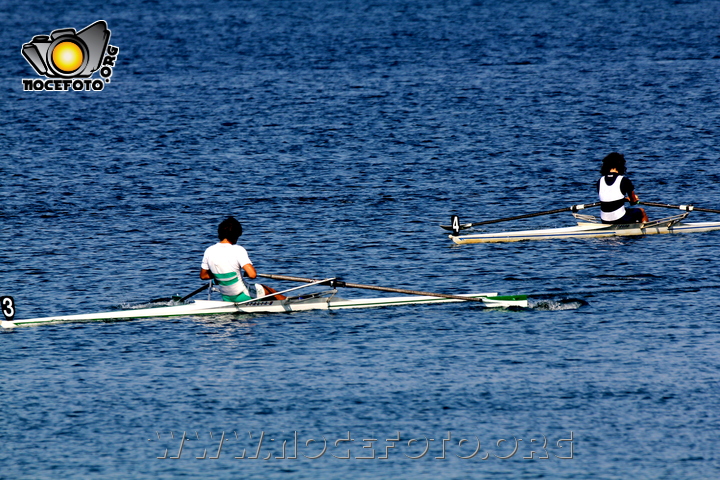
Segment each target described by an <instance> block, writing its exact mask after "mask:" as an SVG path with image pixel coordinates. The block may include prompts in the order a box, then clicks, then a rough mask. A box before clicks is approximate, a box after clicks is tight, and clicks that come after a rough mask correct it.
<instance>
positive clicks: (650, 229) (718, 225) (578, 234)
mask: <svg viewBox="0 0 720 480" xmlns="http://www.w3.org/2000/svg"><path fill="white" fill-rule="evenodd" d="M713 230H720V222H698V223H676V224H674V225H656V226H645V227H642V228H641V227H639V226H638V224H630V225H607V224H601V223H578V226H576V227H564V228H550V229H545V230H524V231H517V232H497V233H480V234H475V235H458V236H454V235H449V237H450V239H451V240H452V241H453V242H455V243H457V244H458V245H463V244H468V243H498V242H519V241H524V240H554V239H568V238H572V239H576V238H603V237H624V236H643V235H657V234H666V233H697V232H710V231H713Z"/></svg>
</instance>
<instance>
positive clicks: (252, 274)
mask: <svg viewBox="0 0 720 480" xmlns="http://www.w3.org/2000/svg"><path fill="white" fill-rule="evenodd" d="M242 268H243V270H245V273H246V274H247V276H248V278H256V277H257V272H256V271H255V267H253V264H252V263H248V264H247V265H243V267H242Z"/></svg>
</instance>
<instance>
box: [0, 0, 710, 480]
mask: <svg viewBox="0 0 720 480" xmlns="http://www.w3.org/2000/svg"><path fill="white" fill-rule="evenodd" d="M4 7H5V8H4V9H3V10H4V11H3V13H4V14H3V15H2V16H0V26H1V27H2V28H0V39H2V44H3V45H5V47H6V48H5V49H4V50H0V59H1V60H2V64H3V65H5V67H6V68H5V69H4V73H3V74H2V75H0V82H1V86H2V88H3V91H4V95H3V98H2V100H0V102H2V106H3V108H2V112H3V113H2V118H3V125H2V128H0V175H1V176H2V179H3V181H2V186H1V187H0V189H1V191H2V197H1V198H2V200H1V201H0V215H2V224H1V225H0V245H2V247H1V248H0V265H2V268H3V274H2V276H1V278H2V280H1V282H0V288H1V291H0V293H1V294H2V295H12V296H13V297H14V298H15V301H16V302H17V308H18V317H19V318H27V317H36V316H46V315H54V314H71V313H87V312H94V311H102V310H108V309H113V308H116V307H118V306H120V305H127V304H130V305H142V304H145V303H146V302H147V301H148V300H149V299H152V298H157V297H164V296H169V295H170V294H174V293H180V294H185V293H189V292H190V291H192V290H194V289H195V288H197V287H198V286H200V281H199V279H198V278H197V273H198V269H199V263H200V260H201V257H202V252H203V250H204V249H205V248H206V247H207V246H208V245H210V244H211V243H213V241H214V232H215V228H216V225H217V222H218V221H219V220H220V219H221V218H222V217H223V216H225V215H228V214H233V215H236V216H237V217H238V218H240V219H241V221H242V223H243V226H244V229H245V235H244V236H243V237H242V238H241V243H242V244H243V245H245V246H246V248H247V249H248V251H249V252H250V255H251V258H252V259H253V262H254V263H255V265H256V267H257V268H258V270H259V271H261V272H264V273H276V274H292V275H298V276H306V277H328V276H341V277H342V278H344V279H346V280H348V281H353V282H357V283H367V284H374V285H384V286H396V287H401V288H411V289H421V290H427V291H440V292H448V293H466V292H472V291H487V290H493V291H495V290H497V291H499V292H501V293H507V294H512V293H527V294H529V295H531V308H529V309H523V310H515V311H511V310H483V309H481V308H479V307H476V306H466V305H462V306H460V305H455V304H448V305H435V306H405V307H396V308H386V309H377V310H357V311H338V312H330V313H328V312H305V313H295V314H288V315H257V316H246V317H236V316H217V317H212V318H206V317H202V318H194V317H187V318H178V319H170V320H168V319H164V320H157V319H156V320H137V321H126V322H109V323H87V324H58V325H47V326H38V327H27V328H19V329H16V330H14V331H11V332H8V331H3V332H0V333H2V334H1V335H0V344H1V345H2V347H1V348H0V362H1V363H2V365H3V368H2V373H0V401H1V402H2V404H3V406H4V408H3V409H2V414H0V419H1V421H0V435H1V436H2V439H3V444H4V445H5V448H3V449H2V451H1V453H0V464H1V465H2V469H0V478H8V479H11V478H12V479H16V478H27V479H38V478H152V479H158V478H204V477H211V476H212V477H214V478H238V477H241V478H280V477H288V478H313V479H315V478H350V477H352V478H387V477H399V478H453V479H465V478H568V479H569V478H572V479H580V478H585V479H591V478H592V479H597V478H608V479H609V478H628V477H637V478H668V479H676V478H688V479H689V478H698V479H708V478H715V477H717V476H718V473H719V471H720V465H719V464H718V457H717V453H716V448H715V445H716V444H717V441H718V434H717V432H718V420H717V419H718V411H719V407H720V405H718V400H717V398H718V393H719V390H718V381H717V379H718V373H719V372H718V368H719V367H720V364H719V363H718V340H719V338H718V322H717V320H716V319H717V312H718V308H719V307H720V301H718V290H719V289H720V282H718V260H717V252H718V248H719V247H720V235H719V234H718V233H716V232H715V233H712V232H710V233H703V234H692V235H683V236H668V235H662V236H652V237H646V238H630V239H619V240H583V241H579V240H578V241H573V240H568V241H550V242H522V243H512V244H491V245H468V246H453V245H452V243H451V242H450V241H449V240H448V239H447V237H446V235H445V233H446V232H444V231H443V230H441V229H440V228H439V227H438V225H439V224H441V223H447V222H448V221H449V216H450V215H451V214H458V215H460V216H461V219H462V220H464V221H480V220H485V219H490V218H499V217H504V216H511V215H519V214H523V213H528V212H536V211H544V210H549V209H554V208H562V207H565V206H569V205H571V204H574V203H587V202H591V201H594V200H595V193H594V191H593V184H594V182H595V181H596V179H597V176H598V170H599V160H600V159H601V158H602V157H603V156H604V155H605V154H607V153H609V152H610V151H621V152H623V153H625V155H626V157H627V158H628V160H629V169H630V171H629V173H630V175H631V178H632V179H633V181H634V183H635V185H636V188H637V191H638V194H639V195H640V196H641V198H642V199H643V200H647V201H655V202H662V203H671V204H676V203H692V204H694V205H697V206H703V207H707V208H720V190H718V188H717V184H718V182H719V181H720V170H719V169H718V167H717V164H718V151H719V149H718V146H717V141H716V138H717V136H718V127H719V123H720V121H719V120H718V115H717V105H718V100H720V99H719V98H718V91H719V87H720V85H719V83H720V75H719V72H718V70H719V67H720V36H719V35H718V30H717V24H718V22H717V21H718V18H720V4H718V3H717V2H713V1H709V0H701V1H686V2H683V1H676V2H670V1H659V0H653V1H649V2H647V1H646V2H638V1H617V2H599V1H598V2H595V1H588V2H544V1H524V2H514V4H513V5H508V4H506V3H504V2H486V1H455V0H453V1H445V2H426V1H413V2H407V1H399V0H388V1H382V2H369V1H360V0H353V1H347V2H335V1H331V0H323V1H289V0H287V1H273V2H257V1H246V2H217V3H214V4H212V5H208V4H206V3H200V2H198V3H193V2H190V1H176V2H167V1H157V2H133V1H126V2H106V3H104V4H101V5H97V4H92V3H88V2H79V3H78V2H76V3H74V4H72V5H67V6H66V5H59V4H57V3H52V2H45V3H42V2H41V3H37V2H36V3H32V4H28V3H21V2H12V1H11V2H6V3H5V4H4ZM99 19H104V20H106V21H107V22H108V25H109V28H110V29H111V31H112V37H111V40H110V43H111V44H112V45H115V46H117V47H119V49H120V53H119V56H118V62H117V64H116V66H115V68H114V71H113V76H112V80H111V82H110V83H109V84H107V85H106V87H105V89H104V90H103V91H102V92H23V91H22V81H21V80H22V79H23V78H36V74H35V73H34V71H33V70H32V69H31V68H30V66H29V65H28V63H27V62H26V61H25V59H24V58H23V57H22V55H21V54H20V49H21V47H22V44H23V43H26V42H28V41H30V39H31V38H32V37H33V36H35V35H42V34H49V33H50V32H51V31H52V30H54V29H57V28H66V27H73V28H76V29H81V28H83V27H85V26H87V25H89V24H91V23H92V22H94V21H96V20H99ZM669 212H670V211H662V210H657V209H654V210H650V216H651V217H655V218H657V217H658V216H660V215H665V214H668V213H669ZM691 218H693V219H694V220H696V221H703V220H714V219H716V218H717V216H713V215H711V214H702V213H699V212H697V213H693V215H692V217H691ZM572 220H573V219H572V218H571V217H569V216H565V215H562V214H561V215H555V216H547V217H538V218H536V219H532V220H526V221H521V222H517V223H513V224H497V225H491V226H488V228H487V230H488V231H491V230H498V229H515V228H523V229H524V228H534V227H558V226H568V225H570V224H572ZM491 227H492V228H491ZM273 285H274V286H284V285H282V284H273ZM342 294H343V296H345V297H360V296H363V295H367V296H370V295H372V296H375V293H371V292H365V293H363V292H362V291H357V292H355V291H349V292H342ZM398 432H399V433H398ZM183 433H185V437H184V438H185V440H184V441H183ZM223 434H224V436H223ZM251 435H252V436H251ZM296 435H297V436H296ZM348 435H350V436H349V437H348ZM398 435H399V437H398ZM323 437H324V438H325V440H326V442H327V450H325V452H324V453H323V454H322V455H320V456H319V458H316V459H311V458H307V457H314V456H318V454H320V453H321V452H323V450H322V446H323V441H322V438H323ZM571 437H572V439H573V440H572V442H568V441H565V442H560V443H559V444H558V441H559V440H567V439H570V438H571ZM261 438H262V443H260V442H261ZM347 438H352V439H353V441H346V442H338V443H337V444H336V442H337V441H338V440H342V439H347ZM394 438H400V440H398V441H395V442H393V441H391V440H392V439H394ZM430 438H432V439H433V440H432V441H430V440H427V439H430ZM371 439H376V440H375V441H371ZM463 439H464V440H467V441H465V442H462V444H461V443H460V442H461V440H463ZM221 440H222V445H223V448H222V449H221V450H220V453H219V458H217V459H211V458H209V457H213V456H218V447H219V445H220V442H221ZM311 440H312V441H311ZM413 440H415V441H413ZM501 440H504V441H501ZM478 441H479V442H480V447H479V448H477V442H478ZM308 442H309V443H308ZM545 442H547V443H545ZM181 445H182V447H183V449H182V450H181V451H180V447H181ZM258 445H259V447H260V448H258ZM283 445H284V446H285V454H284V455H283ZM294 445H298V454H297V457H298V458H289V457H292V456H293V455H294V450H293V448H294ZM393 445H394V447H395V448H394V449H393V448H389V447H391V446H393ZM426 445H427V446H428V450H427V453H426V454H425V455H421V454H422V453H423V450H424V448H425V447H426ZM571 445H572V449H573V450H572V452H573V458H572V459H561V458H558V457H565V456H568V455H569V449H570V446H571ZM516 446H517V450H515V451H514V449H515V447H516ZM386 448H388V450H387V454H388V455H387V456H388V457H389V458H388V459H380V458H379V457H382V456H383V455H385V453H386ZM443 448H444V450H443ZM476 448H477V453H476V454H475V455H474V456H472V454H473V452H474V451H475V450H476ZM166 451H167V453H166ZM243 451H245V457H246V458H236V457H241V456H243ZM443 451H444V452H445V455H444V457H445V458H438V457H443ZM533 451H534V452H536V453H534V454H532V457H533V458H525V457H530V456H531V452H533ZM204 452H205V455H203V453H204ZM178 453H181V455H180V458H179V459H172V458H170V457H175V456H178ZM348 453H349V454H350V456H351V459H340V458H336V457H342V456H346V455H347V454H348ZM545 453H547V454H548V456H549V458H548V459H542V458H539V457H542V456H544V455H545ZM510 454H512V456H510ZM333 455H334V456H333ZM486 455H487V456H486ZM203 456H205V458H201V459H199V458H197V457H203ZM253 456H255V457H257V458H250V457H253ZM268 456H269V459H267V460H265V458H268ZM370 456H374V457H375V458H374V459H371V460H367V459H360V458H358V457H370ZM461 456H463V457H470V456H472V458H460V457H461ZM158 457H166V458H158ZM278 457H285V458H278ZM411 457H418V458H411ZM501 457H502V458H501ZM504 457H508V458H504Z"/></svg>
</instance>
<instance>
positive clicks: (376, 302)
mask: <svg viewBox="0 0 720 480" xmlns="http://www.w3.org/2000/svg"><path fill="white" fill-rule="evenodd" d="M460 296H463V297H471V298H481V299H482V303H483V304H484V305H485V306H486V307H503V308H504V307H527V306H528V302H527V297H526V296H524V295H516V296H501V297H498V296H497V293H478V294H468V295H460ZM462 301H463V300H459V299H453V298H442V297H430V296H402V297H380V298H366V299H353V300H345V299H341V298H336V297H316V296H310V297H307V298H292V299H288V300H260V301H256V302H246V303H232V302H223V301H217V300H196V301H194V302H193V303H189V304H186V305H178V306H166V307H154V308H143V309H135V310H119V311H112V312H99V313H88V314H81V315H65V316H57V317H42V318H31V319H26V320H13V321H3V322H2V327H4V328H14V327H18V326H25V325H38V324H46V323H59V322H89V321H102V320H128V319H138V318H161V317H187V316H196V315H218V314H238V313H240V314H243V313H244V314H253V313H285V312H300V311H307V310H339V309H347V308H371V307H389V306H397V305H415V304H425V303H454V302H462Z"/></svg>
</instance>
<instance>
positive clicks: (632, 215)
mask: <svg viewBox="0 0 720 480" xmlns="http://www.w3.org/2000/svg"><path fill="white" fill-rule="evenodd" d="M642 218H643V212H642V209H641V208H626V209H625V215H623V216H622V217H621V218H618V219H617V220H613V221H612V222H607V221H603V223H612V224H616V223H638V222H641V221H642Z"/></svg>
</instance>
